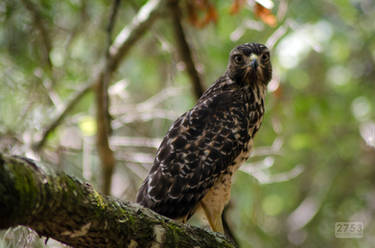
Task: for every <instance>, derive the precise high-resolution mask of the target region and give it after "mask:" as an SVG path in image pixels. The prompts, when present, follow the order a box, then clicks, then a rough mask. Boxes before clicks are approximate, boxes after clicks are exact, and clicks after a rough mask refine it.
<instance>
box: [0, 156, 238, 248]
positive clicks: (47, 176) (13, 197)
mask: <svg viewBox="0 0 375 248" xmlns="http://www.w3.org/2000/svg"><path fill="white" fill-rule="evenodd" d="M0 220H1V221H0V229H4V228H9V227H13V226H17V225H24V226H28V227H30V228H32V229H33V230H35V231H36V232H37V233H38V234H39V235H42V236H47V237H51V238H53V239H56V240H58V241H60V242H62V243H65V244H68V245H71V246H73V247H188V248H191V247H234V245H233V244H232V243H230V242H229V241H228V240H226V239H225V238H224V237H223V236H222V235H221V234H218V233H212V232H209V231H205V230H203V229H200V228H197V227H192V226H189V225H183V224H178V223H176V222H174V221H173V220H171V219H168V218H166V217H163V216H161V215H158V214H157V213H155V212H153V211H151V210H149V209H146V208H143V207H141V206H140V205H138V204H135V203H129V202H123V201H120V200H117V199H114V198H111V197H108V196H105V195H102V194H99V193H98V192H97V191H95V189H94V188H93V187H92V186H91V185H89V184H88V183H83V182H80V181H79V180H78V179H76V178H74V177H71V176H68V175H66V174H65V173H63V172H56V171H53V170H51V169H49V170H48V171H46V170H44V169H42V167H41V166H40V165H37V164H36V163H35V162H33V161H32V160H29V159H27V158H24V157H19V156H7V155H3V154H1V153H0Z"/></svg>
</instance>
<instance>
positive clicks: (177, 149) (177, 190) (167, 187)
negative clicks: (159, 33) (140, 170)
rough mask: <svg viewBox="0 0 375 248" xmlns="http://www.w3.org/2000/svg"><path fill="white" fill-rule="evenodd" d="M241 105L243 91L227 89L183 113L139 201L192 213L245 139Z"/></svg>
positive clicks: (169, 212)
mask: <svg viewBox="0 0 375 248" xmlns="http://www.w3.org/2000/svg"><path fill="white" fill-rule="evenodd" d="M234 92H236V93H234ZM239 105H244V102H243V101H242V99H241V96H240V95H239V94H238V91H222V92H220V93H219V94H216V95H213V96H211V97H207V98H204V99H203V101H202V99H201V101H199V102H198V104H197V105H196V106H195V107H194V108H193V109H191V110H190V111H188V112H186V113H185V114H183V115H182V116H181V117H179V118H178V119H177V120H176V121H175V122H174V123H173V125H172V127H171V128H170V129H169V131H168V133H167V135H166V136H165V137H164V139H163V141H162V143H161V145H160V147H159V149H158V151H157V154H156V158H155V160H154V164H153V166H152V169H151V171H150V173H149V175H148V176H147V178H146V179H145V182H144V184H143V185H142V186H141V188H140V190H139V192H138V195H137V202H138V203H140V204H141V205H143V206H145V207H148V208H151V209H152V210H154V211H156V212H158V213H160V214H162V215H165V216H167V217H170V218H180V217H184V216H186V215H188V214H192V211H193V210H194V208H195V206H196V205H197V203H198V202H199V201H200V200H201V199H202V197H203V196H204V195H205V194H206V193H207V191H208V190H209V188H210V187H212V186H213V184H214V183H215V180H216V179H217V178H218V176H219V175H220V173H222V172H223V171H224V170H225V169H226V168H227V167H228V166H229V165H230V164H231V163H233V161H234V159H235V158H236V157H237V156H238V155H239V154H240V152H241V149H242V147H241V143H242V144H243V143H244V142H246V141H245V140H243V139H247V138H246V137H248V133H247V129H248V122H247V119H246V118H245V116H244V115H245V112H246V111H239V110H243V108H244V106H239Z"/></svg>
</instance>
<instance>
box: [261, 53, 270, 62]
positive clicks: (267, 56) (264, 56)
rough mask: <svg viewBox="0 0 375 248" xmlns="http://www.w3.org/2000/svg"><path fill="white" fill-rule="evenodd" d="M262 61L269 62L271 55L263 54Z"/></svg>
mask: <svg viewBox="0 0 375 248" xmlns="http://www.w3.org/2000/svg"><path fill="white" fill-rule="evenodd" d="M261 59H262V62H267V61H268V60H269V59H270V53H269V52H265V53H263V54H262V57H261Z"/></svg>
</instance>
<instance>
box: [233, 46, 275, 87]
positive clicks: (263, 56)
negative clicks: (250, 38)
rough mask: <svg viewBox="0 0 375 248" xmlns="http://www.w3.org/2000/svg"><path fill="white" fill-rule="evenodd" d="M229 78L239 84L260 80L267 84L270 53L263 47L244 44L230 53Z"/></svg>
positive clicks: (270, 67) (270, 71)
mask: <svg viewBox="0 0 375 248" xmlns="http://www.w3.org/2000/svg"><path fill="white" fill-rule="evenodd" d="M227 73H228V75H229V77H230V78H231V79H232V80H234V81H236V82H239V83H241V84H243V83H246V82H248V83H251V82H256V81H258V80H260V81H261V82H262V83H264V84H268V82H269V81H270V80H271V77H272V66H271V61H270V52H269V50H268V48H267V47H266V46H265V45H262V44H259V43H244V44H242V45H239V46H237V47H235V48H234V49H233V50H232V51H231V52H230V57H229V64H228V68H227Z"/></svg>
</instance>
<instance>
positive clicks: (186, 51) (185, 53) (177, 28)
mask: <svg viewBox="0 0 375 248" xmlns="http://www.w3.org/2000/svg"><path fill="white" fill-rule="evenodd" d="M169 10H170V15H171V17H172V24H173V30H174V34H175V38H176V45H177V49H178V51H179V54H180V57H181V59H182V60H183V62H184V63H185V66H186V70H187V72H188V75H189V77H190V81H191V84H192V86H193V90H194V95H195V97H196V98H197V99H198V98H199V97H200V96H201V95H202V94H203V92H204V87H203V83H202V80H201V78H200V75H199V73H198V71H197V67H196V66H195V63H194V60H193V56H192V52H191V49H190V46H189V44H188V42H187V40H186V35H185V31H184V29H183V26H182V24H181V10H180V7H179V1H177V0H170V1H169Z"/></svg>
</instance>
